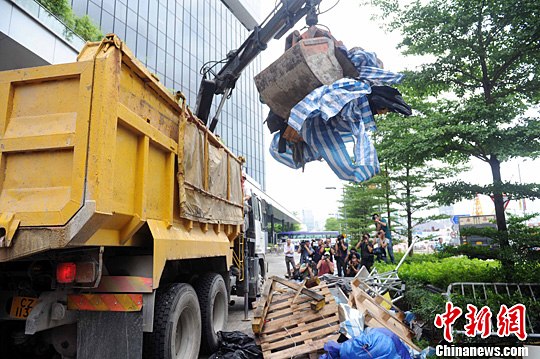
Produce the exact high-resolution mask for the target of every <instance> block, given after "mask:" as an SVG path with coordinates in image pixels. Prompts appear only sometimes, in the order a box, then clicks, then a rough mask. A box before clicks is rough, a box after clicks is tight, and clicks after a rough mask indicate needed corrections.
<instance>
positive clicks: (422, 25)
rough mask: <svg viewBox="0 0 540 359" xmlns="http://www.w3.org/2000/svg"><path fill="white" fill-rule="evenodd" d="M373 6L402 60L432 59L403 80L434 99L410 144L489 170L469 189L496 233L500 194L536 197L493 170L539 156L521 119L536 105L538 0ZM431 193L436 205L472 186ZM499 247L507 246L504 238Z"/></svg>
mask: <svg viewBox="0 0 540 359" xmlns="http://www.w3.org/2000/svg"><path fill="white" fill-rule="evenodd" d="M374 3H375V4H377V5H379V6H380V8H381V9H382V10H383V11H384V15H385V22H386V23H387V24H388V25H389V26H390V28H391V29H397V30H399V31H400V32H401V34H402V36H403V40H402V43H401V47H402V48H403V50H404V53H405V54H409V55H420V56H425V58H429V59H432V61H431V62H429V63H428V64H426V65H424V66H423V67H422V68H421V69H420V70H419V71H416V72H412V73H410V74H409V81H408V85H409V86H411V87H412V88H413V89H414V90H415V91H416V93H417V94H419V95H426V96H434V97H437V100H436V101H433V100H432V101H431V102H430V105H431V106H432V108H433V111H431V115H430V117H429V120H430V124H429V128H430V129H429V130H426V132H425V133H423V132H421V133H419V134H418V136H417V137H418V142H423V143H424V144H425V145H424V146H427V145H429V146H430V147H431V150H430V152H431V154H432V155H434V156H436V157H439V158H445V157H446V156H448V155H449V154H456V153H457V154H459V155H462V156H463V157H464V158H470V157H475V158H478V159H480V160H481V161H483V162H485V163H486V164H488V165H489V168H490V169H491V177H492V184H491V185H489V186H475V187H474V190H478V191H477V192H478V193H483V194H487V195H492V196H493V198H494V205H495V214H496V219H497V227H498V230H499V231H501V232H502V233H503V234H504V233H505V232H507V225H506V218H505V214H504V204H503V193H507V194H510V195H512V197H513V198H514V199H518V198H523V197H524V194H525V196H528V197H538V196H539V194H540V193H539V192H538V191H536V192H528V191H527V190H528V189H530V188H531V186H527V185H525V186H520V185H518V184H509V183H505V182H503V181H502V177H501V169H500V165H501V162H504V161H507V160H509V159H512V158H517V157H537V156H538V155H539V154H540V121H539V120H538V114H537V113H536V114H534V115H532V116H531V115H530V114H529V113H527V110H528V109H530V108H532V107H533V106H537V105H538V102H539V100H540V21H538V19H539V18H540V5H539V3H538V1H536V0H518V1H510V0H476V1H469V0H432V1H429V2H427V3H426V2H423V1H414V2H412V3H409V4H407V5H400V4H399V3H398V1H395V0H374ZM532 187H534V185H533V186H532ZM535 188H536V189H538V187H537V186H536V187H535ZM516 189H519V190H516ZM438 190H439V191H441V192H443V193H446V194H444V195H442V196H441V197H440V198H441V200H443V201H445V200H446V202H454V201H456V200H459V199H462V198H466V196H469V195H470V193H471V192H472V185H471V184H468V183H465V182H454V183H452V184H449V185H445V186H440V187H439V188H438ZM512 190H515V191H514V192H512ZM500 245H501V247H502V248H503V249H504V248H508V247H509V241H508V237H507V236H505V235H502V236H501V239H500ZM504 266H505V267H506V268H510V267H511V263H509V262H505V263H504Z"/></svg>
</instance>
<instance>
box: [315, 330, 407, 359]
mask: <svg viewBox="0 0 540 359" xmlns="http://www.w3.org/2000/svg"><path fill="white" fill-rule="evenodd" d="M324 349H325V351H326V352H327V353H328V354H325V355H324V356H321V358H325V359H329V358H341V359H372V358H378V359H411V355H410V354H409V351H408V349H407V347H406V346H405V344H403V343H402V342H401V340H400V339H399V337H398V336H397V335H395V334H394V333H392V332H391V331H390V330H388V329H385V328H372V329H370V330H369V331H368V330H366V331H364V332H363V333H361V334H359V335H357V336H355V337H354V338H352V339H349V340H347V341H346V342H343V343H342V344H338V343H336V342H333V341H330V342H328V343H326V344H325V345H324Z"/></svg>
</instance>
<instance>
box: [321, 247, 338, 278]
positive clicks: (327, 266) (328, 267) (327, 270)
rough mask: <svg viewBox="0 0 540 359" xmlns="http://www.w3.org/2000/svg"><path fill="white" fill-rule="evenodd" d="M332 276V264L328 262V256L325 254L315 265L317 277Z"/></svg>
mask: <svg viewBox="0 0 540 359" xmlns="http://www.w3.org/2000/svg"><path fill="white" fill-rule="evenodd" d="M325 274H334V262H332V261H331V260H330V254H329V253H328V252H325V253H324V254H323V257H322V259H321V260H320V261H319V263H317V275H318V276H319V277H320V276H323V275H325Z"/></svg>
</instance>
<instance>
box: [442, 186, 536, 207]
mask: <svg viewBox="0 0 540 359" xmlns="http://www.w3.org/2000/svg"><path fill="white" fill-rule="evenodd" d="M436 190H437V193H436V194H435V195H434V196H432V197H431V199H432V200H434V201H437V202H439V203H441V204H445V205H449V204H452V203H455V202H458V201H461V200H464V199H470V198H474V196H476V195H477V194H484V195H487V196H490V195H492V194H493V193H504V194H506V195H508V196H510V198H512V199H513V200H515V199H522V198H526V199H531V200H535V199H538V198H540V183H526V184H522V183H510V182H499V183H497V184H496V185H494V184H490V185H486V186H480V185H474V184H469V183H465V182H462V181H456V182H451V183H442V184H437V185H436Z"/></svg>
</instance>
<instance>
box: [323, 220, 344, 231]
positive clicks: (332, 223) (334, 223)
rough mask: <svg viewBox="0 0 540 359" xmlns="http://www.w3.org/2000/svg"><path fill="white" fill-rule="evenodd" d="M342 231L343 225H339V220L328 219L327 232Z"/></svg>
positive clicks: (326, 223) (325, 224)
mask: <svg viewBox="0 0 540 359" xmlns="http://www.w3.org/2000/svg"><path fill="white" fill-rule="evenodd" d="M340 229H341V224H340V223H339V219H337V218H335V217H328V218H327V219H326V222H325V223H324V230H325V231H339V230H340Z"/></svg>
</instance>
